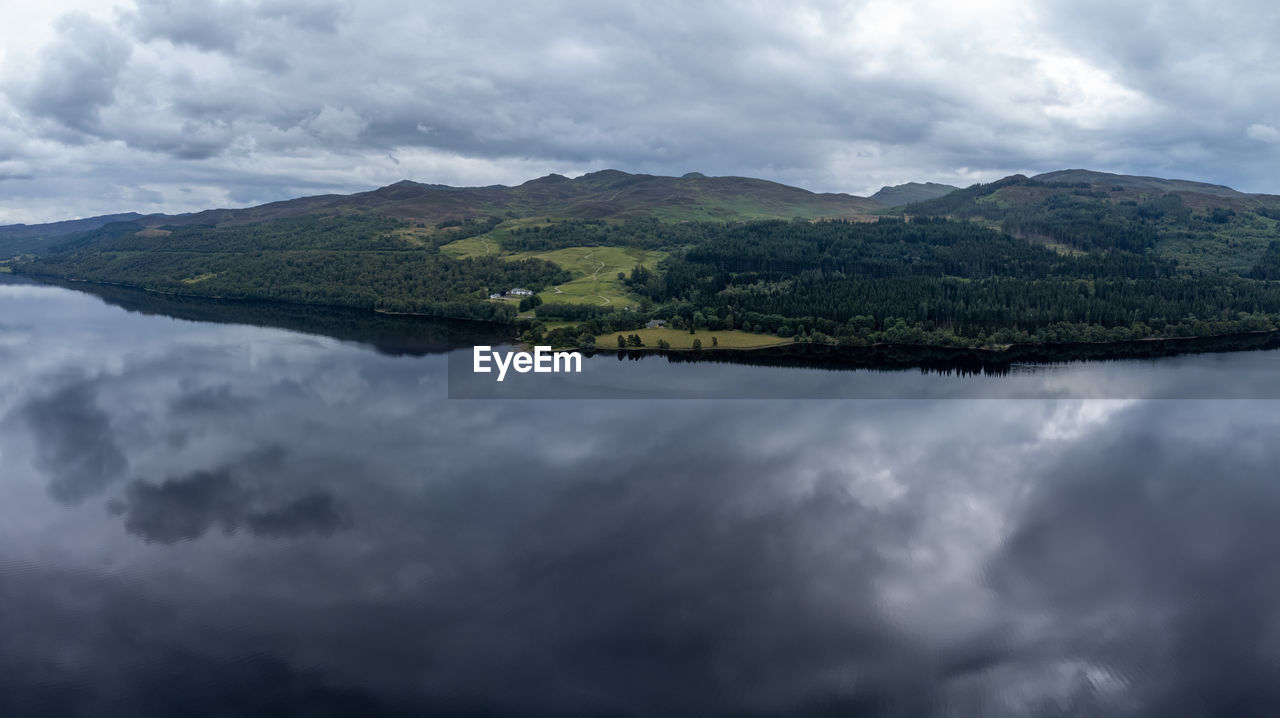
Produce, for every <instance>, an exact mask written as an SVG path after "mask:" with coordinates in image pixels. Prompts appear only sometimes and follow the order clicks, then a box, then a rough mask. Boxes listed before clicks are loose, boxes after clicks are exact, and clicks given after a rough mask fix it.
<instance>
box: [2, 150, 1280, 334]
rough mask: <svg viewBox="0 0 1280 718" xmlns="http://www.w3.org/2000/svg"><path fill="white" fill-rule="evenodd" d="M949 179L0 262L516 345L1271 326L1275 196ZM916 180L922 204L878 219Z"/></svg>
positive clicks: (526, 190) (357, 220)
mask: <svg viewBox="0 0 1280 718" xmlns="http://www.w3.org/2000/svg"><path fill="white" fill-rule="evenodd" d="M946 190H947V188H946V187H940V186H936V185H934V186H930V185H906V186H902V187H898V188H887V189H886V190H883V191H882V192H881V193H878V194H879V195H880V199H878V200H877V199H870V198H861V197H853V196H850V195H842V194H815V193H813V192H807V191H805V190H802V189H797V188H795V187H788V186H786V185H781V184H778V183H775V182H767V181H764V180H758V179H750V178H744V177H703V176H700V175H697V174H696V173H690V174H688V175H685V176H683V177H655V176H651V175H633V174H628V173H625V172H619V171H616V170H606V171H603V172H594V173H591V174H588V175H584V176H582V177H578V178H575V179H569V178H567V177H563V176H560V175H554V174H553V175H548V176H546V177H541V178H538V179H535V180H530V181H528V182H525V183H524V184H521V185H518V186H515V187H505V186H491V187H447V186H443V185H429V184H421V183H417V182H409V181H404V182H397V183H395V184H393V185H389V186H387V187H382V188H380V189H376V190H373V191H370V192H362V193H358V194H353V195H322V196H316V197H303V198H300V199H296V200H288V201H284V202H274V203H271V204H266V205H262V206H259V207H251V208H248V209H241V210H210V211H206V212H198V213H195V214H190V215H181V216H176V217H170V216H161V215H148V216H143V217H134V218H133V219H132V220H130V221H115V222H107V223H106V224H103V225H101V226H99V227H97V228H95V229H91V230H89V231H85V232H81V233H78V234H72V235H67V236H62V237H59V238H58V239H56V240H48V239H46V240H44V242H45V243H46V245H45V248H46V251H44V252H41V253H40V254H39V255H38V256H35V257H30V256H27V257H22V258H18V259H16V260H10V261H8V262H5V263H0V264H3V266H2V267H0V269H4V270H8V271H12V272H15V273H18V274H25V275H30V276H34V277H45V278H50V279H56V280H77V281H89V282H97V283H107V284H113V285H122V286H128V287H135V288H142V289H148V290H152V291H158V292H162V293H165V294H168V295H195V296H201V297H207V298H217V299H243V300H254V301H260V300H270V301H282V302H290V303H295V304H316V305H326V306H341V307H349V308H355V309H361V310H375V311H383V312H396V313H414V314H425V315H432V316H442V317H452V318H460V319H478V320H486V321H496V322H505V323H511V324H517V323H518V325H519V326H520V330H519V331H520V332H522V335H523V336H524V338H525V339H526V340H527V341H532V342H536V341H540V340H546V341H549V342H551V343H552V344H553V345H555V346H573V345H579V346H592V345H593V342H594V341H596V340H597V339H600V340H601V341H604V340H610V341H612V340H613V339H615V337H612V336H611V335H612V334H613V333H615V332H630V331H633V330H636V329H638V328H639V327H641V326H643V325H644V323H645V322H646V321H648V320H649V319H651V318H658V319H666V320H669V322H670V329H671V330H680V329H689V330H694V331H695V332H696V331H697V330H699V329H711V330H714V331H716V332H717V334H720V333H721V332H740V333H739V334H734V335H728V334H725V335H723V336H720V338H721V339H723V340H726V341H728V340H730V339H732V340H733V341H744V342H749V341H760V340H759V339H758V338H755V339H753V338H752V337H754V336H755V335H767V337H766V339H765V341H767V342H770V343H776V342H777V340H786V339H791V338H793V337H794V338H798V339H796V340H797V341H811V342H817V343H828V342H830V341H833V340H834V341H837V342H841V343H845V344H846V345H855V346H866V345H872V344H884V343H888V344H920V343H924V344H936V345H941V346H949V347H990V346H1003V345H1007V344H1011V343H1027V342H1031V343H1061V342H1108V341H1129V340H1135V339H1149V338H1173V337H1188V336H1208V335H1215V334H1233V333H1239V332H1250V331H1264V330H1273V329H1277V328H1280V282H1277V281H1275V280H1277V279H1280V197H1275V196H1270V195H1255V194H1246V193H1242V192H1236V191H1235V190H1232V189H1230V188H1228V187H1221V186H1218V185H1211V184H1205V183H1198V182H1190V181H1185V180H1163V179H1158V178H1151V177H1132V176H1127V175H1115V174H1108V173H1101V172H1089V171H1086V170H1064V171H1062V172H1058V173H1049V174H1047V175H1041V176H1039V177H1026V176H1023V175H1013V176H1010V177H1006V178H1004V179H1001V180H998V181H996V182H991V183H988V184H978V185H973V186H971V187H966V188H964V189H958V190H954V191H950V192H948V193H947V194H943V195H941V196H937V195H939V194H940V193H941V192H943V191H946ZM922 193H923V194H922ZM912 194H914V195H916V196H924V195H925V194H933V195H935V196H933V197H932V198H929V199H924V200H922V201H918V202H912V203H908V204H906V205H903V206H900V207H898V208H895V209H892V210H885V209H883V207H884V203H886V202H892V201H898V200H899V199H901V198H903V197H908V196H911V195H912ZM877 208H881V209H877ZM873 212H874V213H875V214H878V215H880V217H879V220H878V221H831V222H809V221H803V220H804V219H805V218H819V217H829V218H837V219H838V218H845V219H851V220H867V219H872V217H870V216H869V215H870V214H871V213H873ZM796 219H799V220H801V221H795V220H796ZM655 220H657V221H655ZM720 220H736V221H733V222H725V221H720ZM750 220H770V221H750ZM779 220H781V221H779ZM515 288H521V289H523V290H525V291H520V292H514V291H512V290H513V289H515ZM553 323H554V324H556V325H557V326H555V327H550V325H551V324H553ZM749 335H750V336H749ZM681 340H682V341H687V332H686V334H681ZM627 341H631V340H630V339H628V340H627ZM713 345H714V342H713ZM632 346H634V345H632ZM740 346H745V344H740Z"/></svg>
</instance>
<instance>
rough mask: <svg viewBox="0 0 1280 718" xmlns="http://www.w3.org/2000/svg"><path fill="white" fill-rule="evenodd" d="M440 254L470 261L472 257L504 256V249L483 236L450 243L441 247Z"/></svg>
mask: <svg viewBox="0 0 1280 718" xmlns="http://www.w3.org/2000/svg"><path fill="white" fill-rule="evenodd" d="M440 252H441V253H443V254H445V255H448V256H450V257H453V258H454V259H470V258H471V257H483V256H486V255H489V254H502V248H501V247H499V246H498V243H497V242H495V241H493V240H491V239H489V238H487V237H485V236H484V235H481V236H479V237H468V238H466V239H459V240H456V241H453V242H450V243H448V244H446V245H443V246H441V247H440Z"/></svg>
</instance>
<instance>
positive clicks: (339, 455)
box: [0, 283, 1280, 717]
mask: <svg viewBox="0 0 1280 718" xmlns="http://www.w3.org/2000/svg"><path fill="white" fill-rule="evenodd" d="M445 348H447V347H442V348H439V351H424V352H389V351H377V350H375V349H374V348H373V347H372V346H371V345H370V344H367V343H360V342H357V341H343V340H338V339H332V338H327V337H324V336H320V335H318V334H308V333H299V332H294V331H290V330H287V329H281V328H270V327H262V326H250V325H244V324H236V323H215V322H211V321H210V322H202V321H187V320H180V319H175V318H171V317H168V316H163V315H156V314H147V313H142V312H130V311H126V310H125V309H123V308H121V307H119V306H115V305H111V304H106V303H104V302H103V301H102V300H100V299H99V298H97V297H94V296H91V295H88V294H83V293H80V292H75V291H71V290H68V289H62V288H54V287H49V286H43V285H37V284H26V283H7V284H0V715H4V716H101V715H121V716H142V717H149V716H175V715H182V716H304V715H305V716H330V715H331V716H340V715H342V716H345V715H366V716H380V715H388V716H426V715H432V716H437V715H468V716H490V715H492V716H554V715H577V716H729V715H733V716H775V715H777V716H784V715H833V716H834V715H839V716H849V715H852V716H864V715H865V716H970V715H983V716H1028V715H1044V716H1086V715H1087V716H1095V715H1099V716H1100V715H1107V716H1111V715H1115V716H1216V715H1233V716H1254V715H1256V716H1269V715H1276V714H1278V713H1280V687H1278V686H1280V684H1278V683H1277V682H1276V681H1275V680H1274V677H1275V676H1276V675H1277V673H1278V672H1280V559H1278V558H1277V555H1276V554H1277V552H1276V547H1277V546H1278V545H1280V521H1278V520H1277V518H1276V517H1277V516H1280V476H1278V475H1277V473H1278V470H1277V467H1280V442H1278V441H1277V440H1276V437H1277V436H1278V435H1280V404H1277V403H1276V402H1273V401H1269V400H1255V401H1249V400H1238V399H1232V400H1226V399H1223V400H1194V401H1193V400H1177V401H1175V400H1146V399H1142V398H1139V397H1141V396H1146V395H1156V396H1158V395H1163V394H1162V393H1163V392H1166V391H1168V392H1171V393H1170V394H1168V395H1175V394H1176V392H1173V391H1172V390H1171V389H1169V387H1187V386H1196V385H1200V386H1202V387H1210V388H1212V391H1208V390H1206V392H1205V394H1206V395H1213V396H1219V397H1250V396H1265V395H1266V394H1267V390H1266V388H1265V387H1267V386H1270V385H1274V384H1276V383H1277V379H1276V377H1275V376H1273V374H1275V373H1277V372H1275V371H1274V369H1273V367H1274V366H1275V365H1276V364H1275V363H1276V355H1275V353H1274V352H1246V353H1233V354H1218V355H1196V356H1191V357H1177V358H1170V359H1159V360H1151V361H1143V362H1132V363H1126V362H1111V363H1093V364H1078V365H1077V364H1071V365H1063V366H1057V367H1049V368H1040V369H1036V368H1027V369H1026V370H1025V371H1021V372H1013V373H1011V374H1009V375H1006V376H994V377H993V376H976V377H975V376H949V375H943V374H936V373H932V374H931V373H921V372H888V373H887V372H863V373H857V372H839V371H823V370H815V369H805V368H778V367H754V366H735V365H722V364H687V363H686V364H673V363H669V362H666V361H664V360H660V359H654V358H648V359H645V360H641V361H621V362H620V361H618V360H617V359H616V358H613V357H609V356H600V357H595V358H591V359H590V360H589V361H588V365H592V364H595V363H597V362H598V363H599V364H598V371H597V372H595V373H591V372H589V371H586V370H584V372H583V374H581V375H576V376H569V377H561V379H562V380H564V381H566V382H569V383H570V384H573V383H574V382H577V383H576V384H574V386H577V387H578V388H577V389H573V390H572V391H573V392H576V394H572V395H584V396H599V397H604V398H602V399H598V400H591V401H588V400H572V399H564V400H555V399H545V400H537V401H534V400H520V399H515V398H510V397H518V396H520V395H522V392H523V393H524V394H534V395H536V394H538V393H539V391H541V390H538V389H530V388H529V387H534V386H535V385H534V384H532V383H528V382H526V383H525V384H523V385H520V384H515V383H513V384H512V386H513V387H517V386H524V387H525V389H518V388H516V389H511V390H510V391H511V392H512V393H511V394H505V395H494V396H495V398H494V399H493V400H486V401H476V400H466V399H449V398H448V395H449V390H450V388H451V387H450V379H455V380H457V379H458V377H457V376H452V377H451V376H450V374H451V369H450V363H451V361H452V362H453V363H454V364H455V365H456V363H457V361H458V360H459V359H462V360H465V359H466V358H467V356H468V352H467V351H466V350H465V349H455V350H454V351H453V353H452V354H451V355H446V354H445V353H443V351H444V349H445ZM450 357H452V359H450ZM454 368H456V367H454ZM526 378H528V379H530V380H532V378H531V377H526ZM462 380H464V381H465V380H466V379H462ZM729 382H732V384H729ZM788 382H790V384H788ZM857 382H868V384H867V386H873V387H875V390H874V391H871V392H870V393H873V394H877V393H878V394H880V395H883V396H897V395H902V396H912V397H923V396H932V397H933V398H915V399H913V400H909V401H897V400H879V399H861V400H820V399H813V398H809V399H804V398H794V399H744V400H743V399H740V400H723V399H666V400H664V399H656V400H650V401H630V400H627V398H626V397H627V396H643V395H646V393H648V394H653V393H657V394H659V395H663V396H670V395H671V394H672V393H673V390H672V387H673V386H680V387H687V391H688V392H689V395H690V396H695V397H697V396H706V395H711V396H717V395H729V394H732V392H727V391H725V387H729V386H736V387H738V388H743V387H747V388H753V389H755V390H756V391H757V393H756V394H755V395H757V396H759V395H765V396H769V395H776V394H781V393H787V394H789V395H792V396H795V397H806V396H824V395H836V396H840V395H844V394H850V395H861V394H862V393H865V392H863V391H862V390H858V391H846V392H844V393H842V392H841V391H840V390H839V389H840V387H845V388H846V389H847V388H848V387H849V386H850V385H851V384H852V383H857ZM504 384H505V382H504ZM488 386H490V387H491V386H492V385H488ZM584 386H586V387H588V388H587V389H583V388H582V387H584ZM717 386H719V387H720V389H719V390H718V391H713V389H715V388H716V387H717ZM1135 386H1140V387H1142V390H1141V391H1135V390H1134V388H1133V387H1135ZM590 387H595V388H594V389H592V388H590ZM601 387H603V388H601ZM779 387H782V388H781V389H779ZM886 387H887V388H886ZM1117 387H1120V388H1117ZM1153 387H1154V388H1153ZM1260 387H1262V388H1260ZM455 388H456V387H455ZM659 388H660V389H661V390H660V391H659V390H658V389H659ZM1122 389H1123V390H1122ZM475 390H476V391H482V390H483V391H487V392H490V394H491V395H492V392H493V391H496V390H494V389H492V388H483V387H481V388H477V389H475ZM623 390H626V391H627V392H630V394H627V393H626V392H624V391H623ZM699 392H701V393H699ZM743 392H744V393H743V395H744V396H748V397H749V396H752V393H751V392H750V391H746V390H745V389H743ZM824 392H827V394H824ZM993 396H997V397H998V396H1008V397H1017V396H1021V397H1031V398H1021V399H1007V398H1006V399H996V398H989V397H993ZM945 397H961V398H945ZM1059 397H1062V398H1059ZM1080 397H1101V398H1084V399H1082V398H1080Z"/></svg>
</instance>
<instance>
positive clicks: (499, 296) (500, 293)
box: [489, 292, 502, 299]
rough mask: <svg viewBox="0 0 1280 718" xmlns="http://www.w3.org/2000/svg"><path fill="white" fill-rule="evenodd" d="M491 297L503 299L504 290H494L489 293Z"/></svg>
mask: <svg viewBox="0 0 1280 718" xmlns="http://www.w3.org/2000/svg"><path fill="white" fill-rule="evenodd" d="M489 298H490V299H502V292H494V293H493V294H490V295H489Z"/></svg>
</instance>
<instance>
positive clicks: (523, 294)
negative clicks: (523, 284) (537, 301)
mask: <svg viewBox="0 0 1280 718" xmlns="http://www.w3.org/2000/svg"><path fill="white" fill-rule="evenodd" d="M507 294H514V295H516V296H517V297H528V296H530V295H532V294H533V292H531V291H529V290H528V289H521V288H520V287H516V288H515V289H512V290H509V291H508V292H507Z"/></svg>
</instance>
